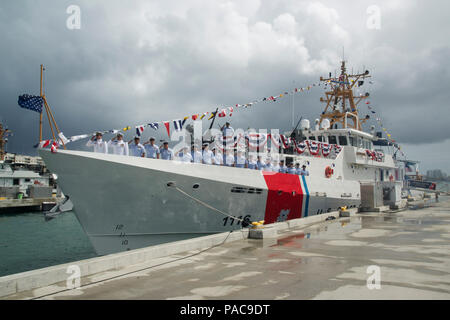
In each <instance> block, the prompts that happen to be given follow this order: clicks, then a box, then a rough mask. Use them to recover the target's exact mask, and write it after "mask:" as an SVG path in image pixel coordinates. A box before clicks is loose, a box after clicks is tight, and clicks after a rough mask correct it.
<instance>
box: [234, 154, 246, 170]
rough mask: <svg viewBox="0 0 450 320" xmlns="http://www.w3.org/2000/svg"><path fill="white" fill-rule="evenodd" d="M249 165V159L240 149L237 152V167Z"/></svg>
mask: <svg viewBox="0 0 450 320" xmlns="http://www.w3.org/2000/svg"><path fill="white" fill-rule="evenodd" d="M247 166H248V163H247V159H246V158H245V155H244V153H243V152H242V151H241V150H239V151H238V152H237V154H236V167H237V168H246V167H247Z"/></svg>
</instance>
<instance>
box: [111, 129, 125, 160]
mask: <svg viewBox="0 0 450 320" xmlns="http://www.w3.org/2000/svg"><path fill="white" fill-rule="evenodd" d="M108 150H109V151H110V153H112V154H118V155H121V156H128V143H126V142H125V141H123V133H122V132H118V133H117V136H115V137H114V138H112V139H111V140H110V141H109V142H108Z"/></svg>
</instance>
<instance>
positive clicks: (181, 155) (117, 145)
mask: <svg viewBox="0 0 450 320" xmlns="http://www.w3.org/2000/svg"><path fill="white" fill-rule="evenodd" d="M140 140H141V139H140V137H139V136H135V137H134V139H133V140H130V141H128V142H126V141H124V140H123V134H122V133H120V132H119V133H118V134H117V135H116V136H115V137H114V138H112V139H111V140H110V141H108V142H106V141H104V140H103V135H102V133H100V132H97V134H96V135H95V136H93V137H92V138H91V139H90V140H89V141H88V142H87V144H86V146H88V147H93V148H94V152H98V153H110V154H117V155H124V156H134V157H142V158H152V159H162V160H176V161H181V162H186V163H203V164H209V165H221V166H222V165H223V166H228V167H237V168H247V169H253V170H263V171H272V172H281V173H290V174H297V175H305V176H308V175H309V172H308V170H306V165H303V166H302V167H300V164H299V163H296V164H295V165H294V163H289V164H288V165H285V162H284V160H280V161H277V160H274V159H271V158H270V157H268V156H267V157H265V158H266V159H263V157H261V156H254V155H250V156H249V158H248V159H247V158H246V157H245V152H243V151H239V150H238V151H236V152H235V151H234V150H225V154H223V153H222V151H221V150H220V149H219V148H213V149H212V150H210V149H209V144H207V143H205V144H203V148H202V150H199V148H198V147H197V146H194V147H193V150H190V148H189V147H187V146H186V147H183V148H182V149H181V150H180V151H178V152H176V153H174V151H173V150H172V149H170V148H169V143H168V142H167V141H165V142H164V143H163V145H162V146H161V147H158V146H157V145H156V144H155V138H154V137H151V138H150V139H149V140H148V141H147V142H145V143H143V144H141V142H140Z"/></svg>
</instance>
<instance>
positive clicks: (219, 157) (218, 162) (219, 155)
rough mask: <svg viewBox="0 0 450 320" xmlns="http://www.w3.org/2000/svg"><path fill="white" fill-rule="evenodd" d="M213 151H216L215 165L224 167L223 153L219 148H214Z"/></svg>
mask: <svg viewBox="0 0 450 320" xmlns="http://www.w3.org/2000/svg"><path fill="white" fill-rule="evenodd" d="M213 151H214V158H213V161H214V164H215V165H217V166H221V165H223V155H222V152H220V150H219V148H214V149H213Z"/></svg>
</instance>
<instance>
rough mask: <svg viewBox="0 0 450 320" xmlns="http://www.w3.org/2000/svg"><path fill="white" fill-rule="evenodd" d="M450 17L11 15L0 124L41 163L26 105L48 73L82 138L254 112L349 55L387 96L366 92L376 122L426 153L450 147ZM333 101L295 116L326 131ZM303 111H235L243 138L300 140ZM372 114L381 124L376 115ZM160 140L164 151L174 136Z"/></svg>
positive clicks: (285, 103) (400, 10) (201, 12)
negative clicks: (25, 97)
mask: <svg viewBox="0 0 450 320" xmlns="http://www.w3.org/2000/svg"><path fill="white" fill-rule="evenodd" d="M70 4H78V5H79V6H80V7H81V13H82V21H81V22H82V25H81V29H80V30H73V31H72V30H68V29H67V28H66V19H67V17H68V14H66V8H67V7H68V6H69V5H70ZM373 4H375V5H378V6H379V7H380V9H381V29H380V30H370V29H367V28H366V20H367V17H368V15H367V13H366V9H367V7H368V6H369V5H373ZM449 6H450V5H449V4H448V3H447V2H445V1H433V2H432V4H430V3H429V2H428V3H426V2H423V1H405V0H403V1H377V2H376V3H373V2H372V1H370V2H369V1H358V2H353V3H352V4H351V5H350V4H339V3H336V2H335V1H293V0H290V1H288V0H282V1H258V0H251V1H244V2H242V1H200V0H199V1H165V2H159V1H137V0H135V1H127V2H123V1H96V2H92V1H58V2H54V1H44V0H41V1H38V2H36V1H20V2H19V1H3V2H2V3H1V4H0V28H1V30H2V32H1V34H0V41H1V44H2V50H1V52H0V61H1V65H2V68H1V69H2V72H1V74H2V78H3V81H2V86H0V106H1V113H0V117H1V120H2V121H3V122H6V123H7V124H8V125H9V127H10V128H11V129H13V131H14V137H12V138H11V139H10V143H9V150H10V151H14V152H23V153H29V152H33V149H32V148H31V146H32V145H33V144H34V143H35V141H36V140H37V133H38V115H37V114H35V113H32V112H28V111H26V110H22V109H20V108H19V107H18V106H17V96H18V95H19V94H21V93H35V94H37V93H38V91H39V65H40V64H41V63H43V64H45V66H46V78H45V83H46V94H47V97H48V101H49V103H50V104H51V106H52V108H53V109H54V112H55V115H56V118H57V120H58V123H59V125H60V127H61V128H62V129H63V131H64V133H65V134H66V135H67V136H69V135H75V134H80V133H85V132H91V131H94V130H96V129H110V128H118V127H121V126H125V125H138V124H141V123H146V122H149V121H160V120H169V119H176V118H180V117H183V116H186V115H190V114H192V113H197V112H202V111H212V110H214V109H215V107H221V106H233V105H235V104H236V103H246V102H250V101H251V100H253V99H254V98H261V97H264V96H267V95H274V94H279V93H282V92H283V91H285V90H286V89H291V88H292V87H293V86H294V85H293V81H295V86H304V85H307V84H309V83H312V82H316V81H317V80H318V78H319V77H320V76H321V75H327V74H328V72H334V70H336V69H338V68H339V60H340V59H341V55H342V46H345V52H346V54H345V56H346V60H347V61H348V65H349V68H350V69H351V68H353V69H354V71H362V70H363V68H365V69H369V70H370V71H371V74H372V75H373V79H372V80H373V82H374V84H373V85H368V84H367V85H366V86H365V87H364V88H363V89H362V91H369V92H370V93H371V98H370V101H371V104H372V105H373V106H374V109H375V110H376V111H377V115H376V116H379V117H380V118H381V119H382V121H383V124H384V125H385V127H386V128H388V130H389V132H391V133H392V136H393V137H394V138H395V139H396V140H397V141H398V142H400V144H402V143H405V144H407V145H408V146H415V148H417V149H415V150H419V149H418V148H420V144H429V143H432V142H443V141H444V140H446V139H447V138H448V137H449V136H450V127H449V126H448V124H447V119H448V118H449V111H448V101H449V90H448V88H447V87H448V83H449V80H450V69H449V66H448V64H447V60H448V56H449V50H450V46H449V40H448V37H447V36H446V31H447V30H448V21H447V18H446V16H445V12H448V9H449V8H448V7H449ZM320 95H321V91H320V90H319V89H318V88H314V89H313V90H311V92H308V93H305V94H301V95H300V94H299V95H297V96H296V98H295V99H296V100H295V102H296V115H297V116H300V115H302V116H304V117H306V118H309V119H311V120H312V119H314V118H317V117H318V115H319V114H320V112H321V111H322V108H323V105H321V104H320V102H319V97H320ZM290 105H291V100H290V98H288V99H281V100H279V102H277V103H273V104H269V103H263V104H259V105H257V106H255V107H254V108H250V109H247V110H242V111H241V110H239V111H236V112H235V113H234V114H233V117H232V118H231V119H232V122H233V126H235V127H243V128H247V127H257V128H280V129H282V130H283V129H289V128H290V123H291V119H290V116H291V108H290ZM361 112H362V114H363V115H365V114H366V113H367V112H368V110H367V106H366V105H363V106H361ZM376 116H372V117H376ZM372 123H374V122H373V121H372ZM204 125H205V126H206V125H207V122H206V121H205V123H204ZM369 125H370V124H369ZM148 130H150V129H148ZM150 132H151V131H150ZM146 133H147V132H146ZM154 133H155V134H157V135H158V137H161V138H164V137H165V132H164V130H160V131H159V132H158V133H156V132H154ZM46 134H47V136H48V135H49V132H48V131H46ZM81 145H82V143H79V144H75V145H74V147H80V146H81ZM408 149H410V148H409V147H408ZM411 152H412V153H413V154H414V152H415V151H414V147H412V149H411ZM442 157H444V158H447V159H448V158H449V151H446V150H443V151H442ZM425 161H428V160H425ZM427 163H429V164H430V166H431V165H432V164H431V162H429V161H428V162H427ZM423 166H424V167H425V168H426V166H427V164H426V163H424V165H423ZM444 169H446V170H450V167H447V168H444Z"/></svg>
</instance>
